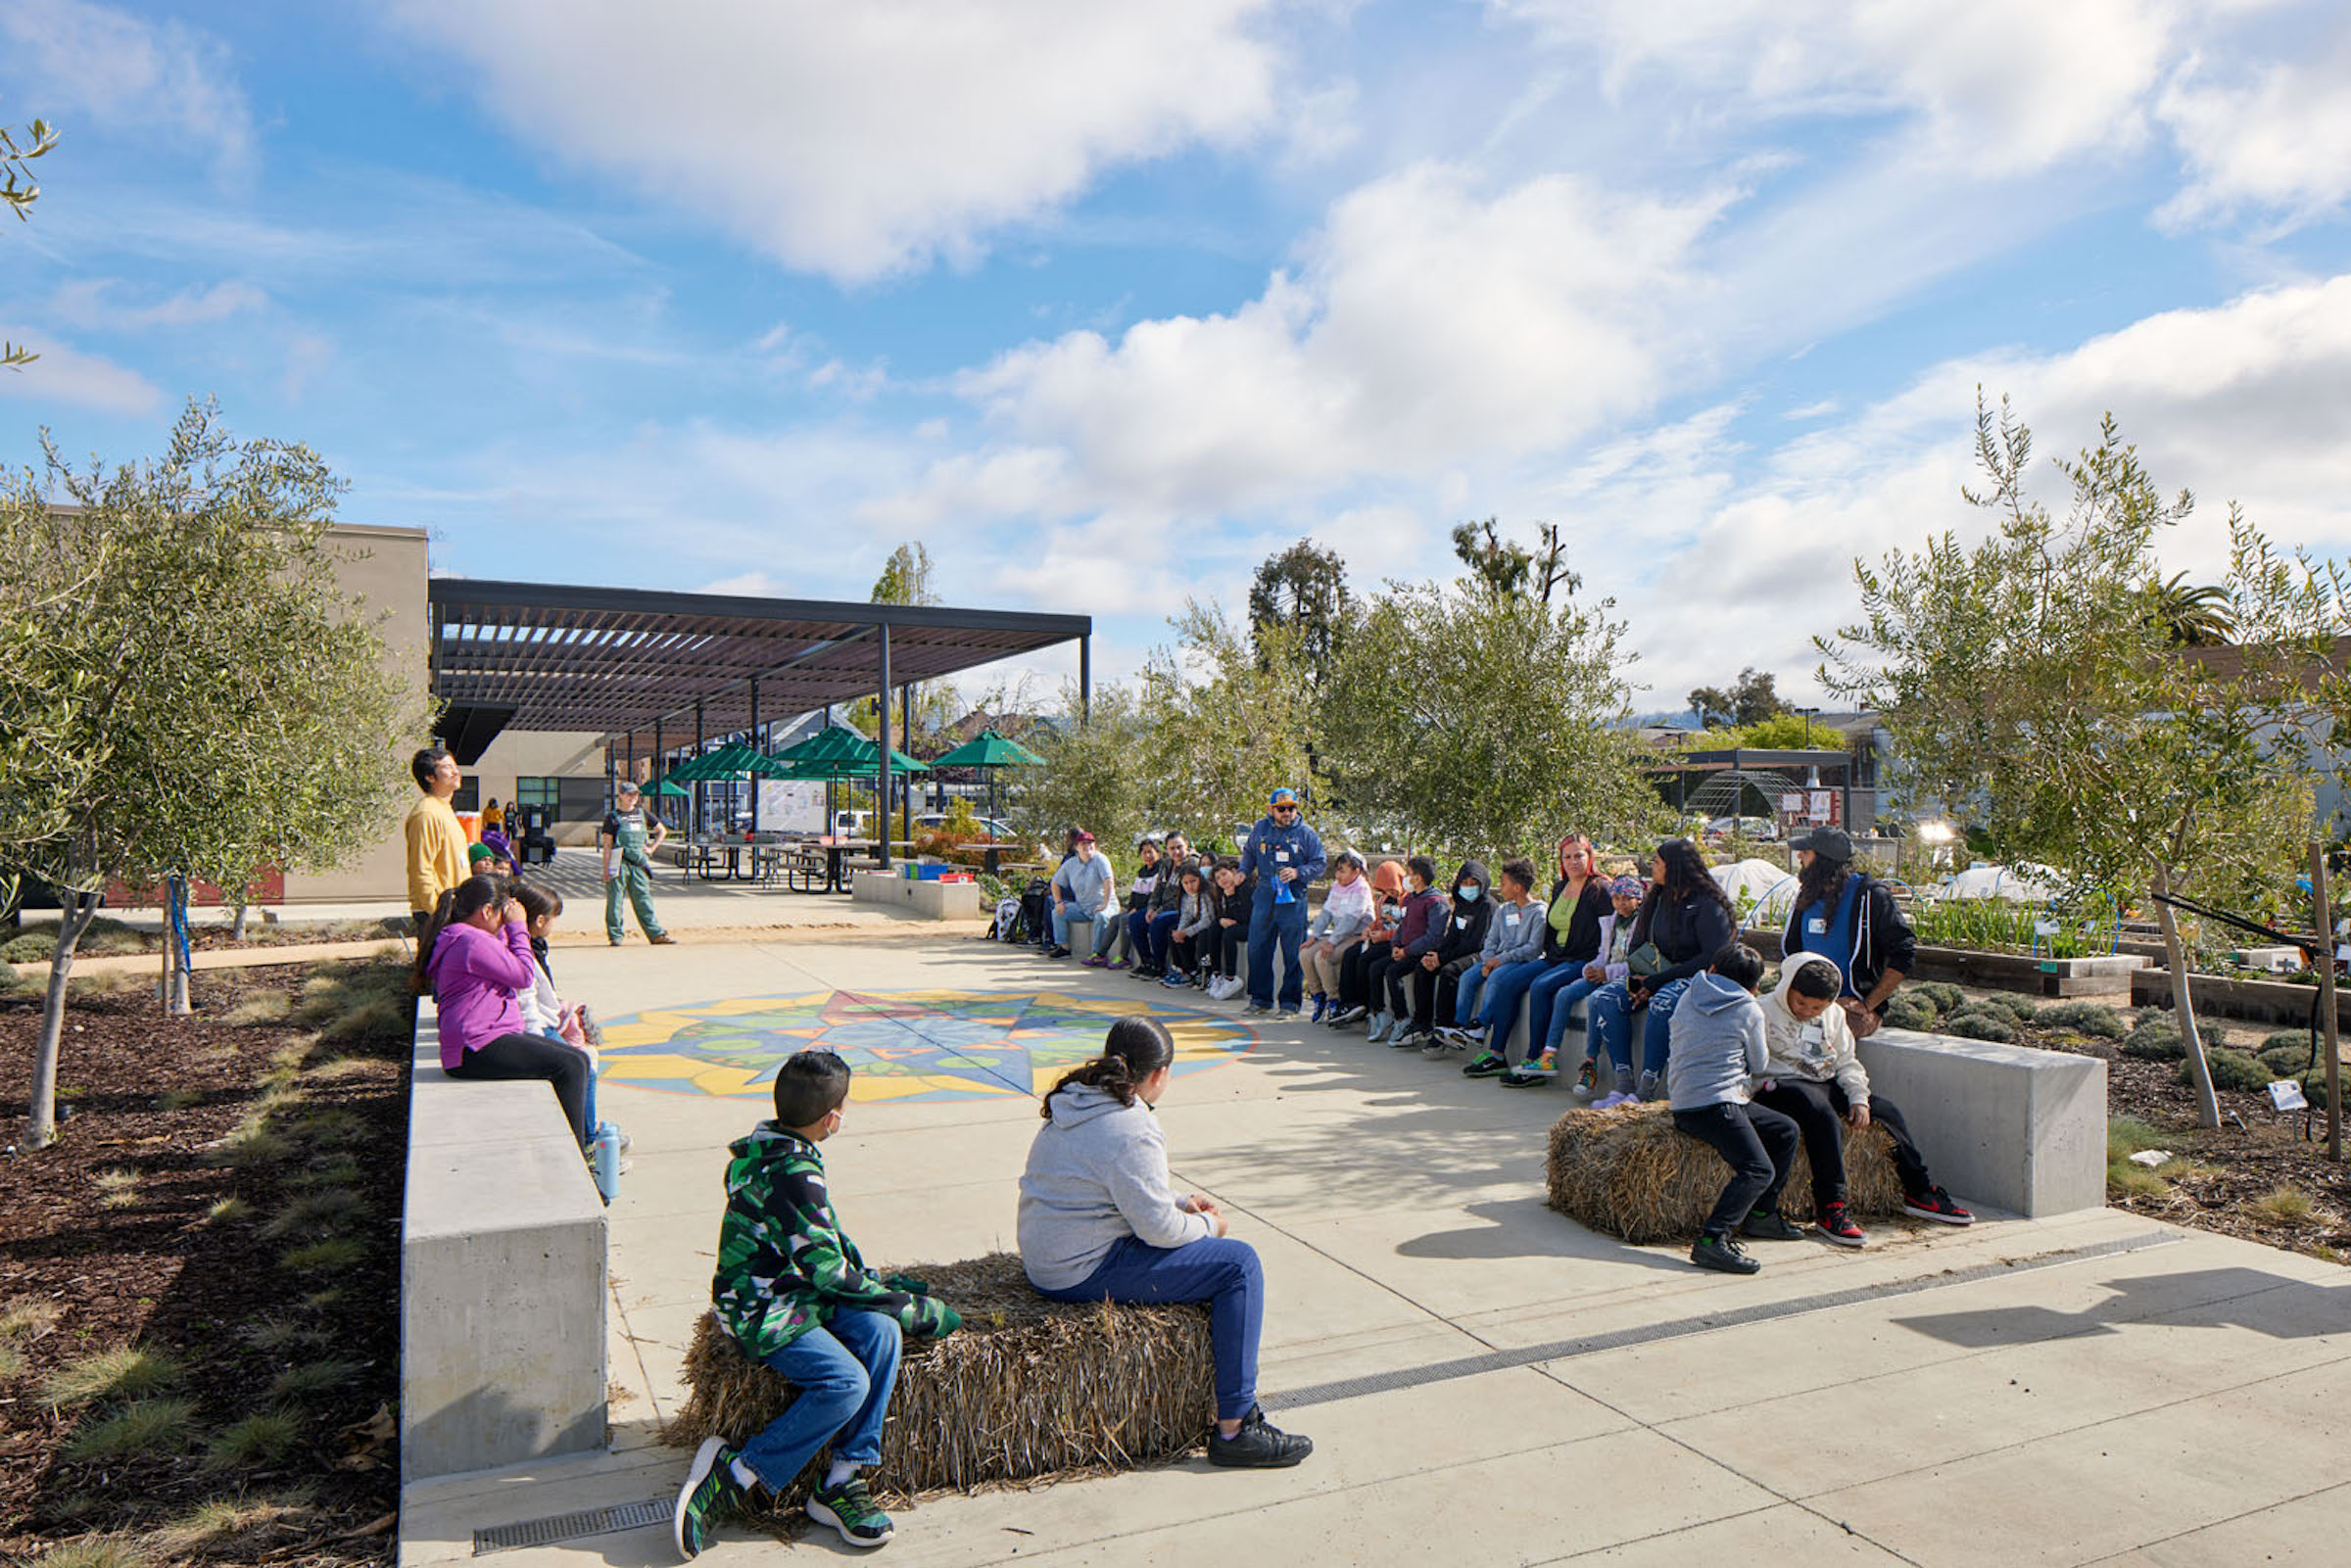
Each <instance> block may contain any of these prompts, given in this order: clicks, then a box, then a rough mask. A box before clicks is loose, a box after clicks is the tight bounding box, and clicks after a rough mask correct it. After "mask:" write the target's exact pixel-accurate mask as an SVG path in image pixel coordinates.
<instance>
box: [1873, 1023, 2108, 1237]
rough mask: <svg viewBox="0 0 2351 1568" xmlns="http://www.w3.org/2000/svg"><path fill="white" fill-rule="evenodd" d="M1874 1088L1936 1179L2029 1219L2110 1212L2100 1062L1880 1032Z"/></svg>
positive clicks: (1906, 1032)
mask: <svg viewBox="0 0 2351 1568" xmlns="http://www.w3.org/2000/svg"><path fill="white" fill-rule="evenodd" d="M1860 1056H1861V1065H1862V1066H1863V1067H1864V1068H1867V1069H1869V1086H1870V1088H1871V1090H1872V1091H1873V1092H1875V1093H1878V1094H1882V1095H1884V1096H1886V1098H1887V1099H1889V1100H1892V1101H1893V1102H1894V1103H1895V1105H1898V1106H1900V1107H1901V1108H1902V1117H1903V1119H1904V1120H1906V1121H1908V1122H1909V1124H1910V1131H1911V1133H1912V1135H1913V1136H1915V1137H1916V1138H1917V1139H1918V1144H1919V1148H1920V1149H1921V1150H1922V1151H1924V1152H1925V1154H1926V1157H1927V1164H1928V1165H1929V1166H1930V1167H1931V1168H1932V1169H1933V1170H1934V1172H1935V1179H1936V1180H1937V1181H1940V1182H1942V1183H1943V1185H1944V1186H1945V1187H1948V1188H1950V1190H1951V1191H1952V1192H1953V1193H1955V1194H1957V1195H1958V1196H1959V1197H1960V1198H1961V1199H1963V1200H1968V1201H1973V1202H1975V1203H1979V1204H1986V1205H1989V1206H1991V1208H1994V1209H2005V1210H2007V1211H2008V1212H2011V1213H2017V1214H2023V1215H2025V1216H2026V1217H2028V1218H2039V1217H2040V1216H2042V1215H2046V1214H2063V1213H2071V1212H2074V1211H2076V1210H2081V1209H2102V1208H2104V1207H2105V1204H2106V1064H2105V1063H2104V1062H2102V1061H2100V1060H2099V1059H2098V1058H2096V1057H2094V1056H2075V1055H2072V1054H2070V1053H2067V1052H2064V1051H2039V1050H2035V1049H2033V1048H2032V1047H2030V1046H2022V1045H2000V1044H1997V1043H1995V1042H1993V1041H1991V1040H1964V1039H1960V1038H1958V1037H1956V1036H1954V1035H1948V1034H1919V1033H1914V1032H1912V1031H1911V1030H1909V1029H1880V1030H1879V1031H1878V1032H1877V1033H1875V1034H1873V1035H1871V1036H1870V1037H1869V1038H1868V1039H1866V1040H1863V1041H1862V1042H1861V1047H1860Z"/></svg>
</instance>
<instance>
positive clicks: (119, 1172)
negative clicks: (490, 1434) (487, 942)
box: [0, 964, 407, 1568]
mask: <svg viewBox="0 0 2351 1568" xmlns="http://www.w3.org/2000/svg"><path fill="white" fill-rule="evenodd" d="M397 975H398V972H397V971H395V970H394V969H392V968H391V967H390V966H384V965H376V966H362V965H358V964H351V965H322V966H317V967H315V968H313V969H311V970H304V971H288V970H271V969H257V970H252V971H246V972H205V973H199V974H196V975H194V976H193V984H194V988H195V989H194V999H195V1001H196V1003H197V1005H198V1012H197V1014H196V1016H195V1017H193V1018H189V1019H177V1020H174V1019H167V1018H165V1017H163V1016H162V1014H161V1012H160V1010H159V1009H158V1008H157V1006H156V1004H155V1002H154V1000H153V989H152V984H151V983H144V982H143V983H141V984H139V985H138V986H137V987H136V988H135V989H125V990H123V991H119V992H117V994H113V995H99V994H89V995H84V996H82V997H80V998H77V999H76V1000H74V1001H73V1002H72V1005H71V1007H70V1010H69V1014H68V1021H67V1031H66V1037H65V1042H64V1049H63V1052H62V1058H61V1063H60V1069H59V1084H60V1093H59V1100H60V1102H61V1111H66V1110H70V1111H71V1113H72V1115H71V1117H70V1119H67V1120H65V1121H64V1122H63V1123H62V1126H61V1129H60V1132H61V1136H60V1137H59V1139H58V1141H57V1142H56V1143H54V1144H53V1145H51V1146H50V1147H49V1148H47V1149H43V1150H39V1151H37V1152H36V1151H31V1150H28V1149H25V1148H23V1147H18V1148H15V1149H14V1150H13V1151H12V1152H10V1153H8V1154H6V1155H0V1193H5V1197H4V1198H0V1560H6V1561H10V1562H17V1561H20V1560H24V1561H29V1562H32V1563H35V1564H37V1563H40V1562H41V1561H42V1559H43V1557H44V1556H51V1557H52V1558H53V1559H54V1560H58V1561H74V1562H85V1563H109V1562H113V1563H123V1564H144V1565H153V1568H163V1565H167V1564H171V1563H179V1562H237V1563H294V1564H336V1565H342V1564H360V1563H371V1564H372V1563H382V1562H386V1561H388V1560H389V1558H390V1555H391V1550H392V1542H393V1530H392V1525H393V1515H394V1510H395V1508H396V1506H397V1500H398V1484H397V1477H398V1461H397V1448H396V1443H397V1438H396V1433H395V1427H394V1419H393V1410H394V1408H395V1405H394V1402H395V1401H396V1400H397V1398H398V1384H399V1343H398V1313H397V1303H398V1299H399V1295H398V1293H399V1216H400V1204H401V1193H402V1183H403V1178H404V1158H405V1149H406V1141H407V1140H406V1118H407V1095H406V1089H405V1083H404V1078H405V1075H406V1072H407V1036H406V1032H405V1029H402V1028H400V1027H398V1024H399V1019H400V1013H401V1009H402V1007H403V1006H404V1004H403V1003H402V1002H401V1000H400V999H399V997H398V994H397V991H396V989H395V986H396V980H397ZM115 983H117V984H121V983H122V982H120V981H117V982H115ZM90 989H92V990H97V989H101V988H100V987H91V988H90ZM38 1024H39V1003H38V993H37V992H30V991H26V992H19V993H16V994H14V995H10V996H7V997H0V1129H4V1130H0V1138H4V1139H6V1140H12V1141H13V1140H20V1139H21V1138H22V1137H23V1128H24V1117H25V1115H26V1097H27V1095H28V1093H29V1079H30V1075H31V1062H32V1055H33V1049H34V1043H35V1040H36V1031H37V1029H38ZM142 1352H143V1353H146V1354H139V1353H142Z"/></svg>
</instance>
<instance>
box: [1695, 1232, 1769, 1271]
mask: <svg viewBox="0 0 2351 1568" xmlns="http://www.w3.org/2000/svg"><path fill="white" fill-rule="evenodd" d="M1690 1261H1692V1262H1694V1263H1696V1264H1697V1265H1698V1266H1699V1267H1701V1268H1711V1269H1713V1270H1714V1271H1715V1272H1716V1273H1718V1274H1753V1273H1758V1272H1760V1271H1761V1269H1762V1267H1763V1265H1762V1264H1761V1263H1758V1262H1756V1261H1755V1260H1754V1259H1751V1258H1750V1257H1748V1256H1747V1254H1746V1253H1745V1252H1742V1251H1741V1250H1740V1247H1739V1242H1738V1238H1736V1237H1733V1236H1709V1235H1701V1236H1700V1237H1699V1238H1698V1241H1697V1243H1696V1245H1694V1246H1693V1247H1691V1249H1690Z"/></svg>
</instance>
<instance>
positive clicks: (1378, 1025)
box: [1364, 855, 1451, 1044]
mask: <svg viewBox="0 0 2351 1568" xmlns="http://www.w3.org/2000/svg"><path fill="white" fill-rule="evenodd" d="M1436 881H1437V863H1436V862H1435V861H1433V860H1431V859H1429V858H1428V857H1427V856H1426V855H1415V856H1413V857H1412V858H1411V859H1410V860H1407V861H1406V862H1405V863H1404V912H1403V913H1402V914H1401V915H1399V916H1398V917H1397V920H1396V929H1395V930H1394V931H1393V932H1392V933H1391V934H1390V936H1389V938H1388V948H1387V951H1386V952H1384V953H1376V954H1374V955H1373V956H1372V958H1371V961H1370V963H1369V964H1367V966H1366V968H1365V978H1366V980H1367V982H1368V984H1369V987H1370V991H1371V1005H1372V1007H1373V1008H1375V1009H1377V1011H1376V1012H1374V1013H1373V1014H1372V1015H1371V1027H1370V1028H1369V1029H1368V1030H1367V1031H1366V1032H1365V1035H1364V1038H1365V1039H1367V1040H1369V1041H1371V1042H1373V1043H1374V1044H1376V1043H1377V1042H1379V1041H1380V1040H1383V1039H1391V1038H1393V1037H1395V1036H1396V1035H1401V1034H1403V1033H1405V1032H1406V1031H1407V1030H1408V1029H1409V1028H1410V1027H1411V1025H1412V1018H1413V1013H1412V1003H1411V1000H1410V998H1409V997H1408V996H1407V995H1406V987H1408V986H1409V985H1410V984H1411V982H1412V979H1413V977H1414V976H1415V975H1416V974H1420V972H1421V971H1420V959H1421V957H1422V955H1423V954H1427V953H1431V952H1434V951H1435V950H1436V946H1437V943H1439V942H1440V941H1442V940H1444V937H1445V929H1446V927H1447V925H1448V924H1449V922H1448V920H1447V916H1446V910H1447V909H1448V908H1449V906H1450V904H1451V900H1449V899H1448V898H1447V897H1446V896H1445V895H1444V894H1443V893H1441V892H1439V891H1437V887H1436Z"/></svg>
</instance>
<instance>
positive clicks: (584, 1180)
mask: <svg viewBox="0 0 2351 1568" xmlns="http://www.w3.org/2000/svg"><path fill="white" fill-rule="evenodd" d="M604 1263H605V1254H604V1206H603V1200H602V1199H601V1198H600V1197H599V1196H598V1194H597V1190H596V1183H595V1181H594V1180H593V1179H592V1178H591V1177H590V1176H589V1173H588V1167H587V1164H586V1163H585V1162H584V1161H582V1159H581V1158H580V1149H579V1145H578V1143H577V1142H575V1141H574V1140H573V1138H572V1135H571V1127H570V1124H569V1123H568V1122H566V1121H565V1120H564V1119H563V1111H562V1108H561V1107H560V1106H559V1105H557V1104H556V1102H555V1096H554V1091H553V1089H552V1087H551V1086H550V1085H548V1084H545V1083H540V1082H519V1083H484V1082H479V1081H475V1082H463V1081H460V1080H458V1079H456V1078H452V1077H451V1076H450V1075H449V1074H448V1073H446V1072H444V1071H442V1070H441V1034H440V1028H439V1025H438V1021H437V1020H436V1018H435V1017H434V1012H433V1006H432V1003H431V1001H430V1000H429V999H426V1000H421V1001H419V1002H418V1004H417V1008H416V1038H415V1045H414V1061H413V1073H412V1077H411V1082H410V1085H409V1089H408V1193H407V1198H406V1201H405V1202H404V1203H403V1205H402V1208H401V1237H400V1425H401V1442H400V1461H401V1479H402V1481H403V1483H404V1484H405V1483H407V1482H409V1481H416V1480H422V1479H425V1478H428V1477H432V1476H444V1475H456V1474H459V1473H462V1472H465V1471H471V1470H488V1469H493V1468H496V1467H497V1466H500V1465H507V1464H518V1463H521V1462H522V1461H524V1460H528V1459H539V1458H545V1457H548V1456H550V1455H552V1454H559V1453H580V1452H586V1451H590V1450H593V1449H600V1448H601V1447H602V1446H603V1443H604V1389H605V1368H604V1311H605V1303H606V1300H607V1297H608V1292H607V1291H606V1289H605V1271H604Z"/></svg>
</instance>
